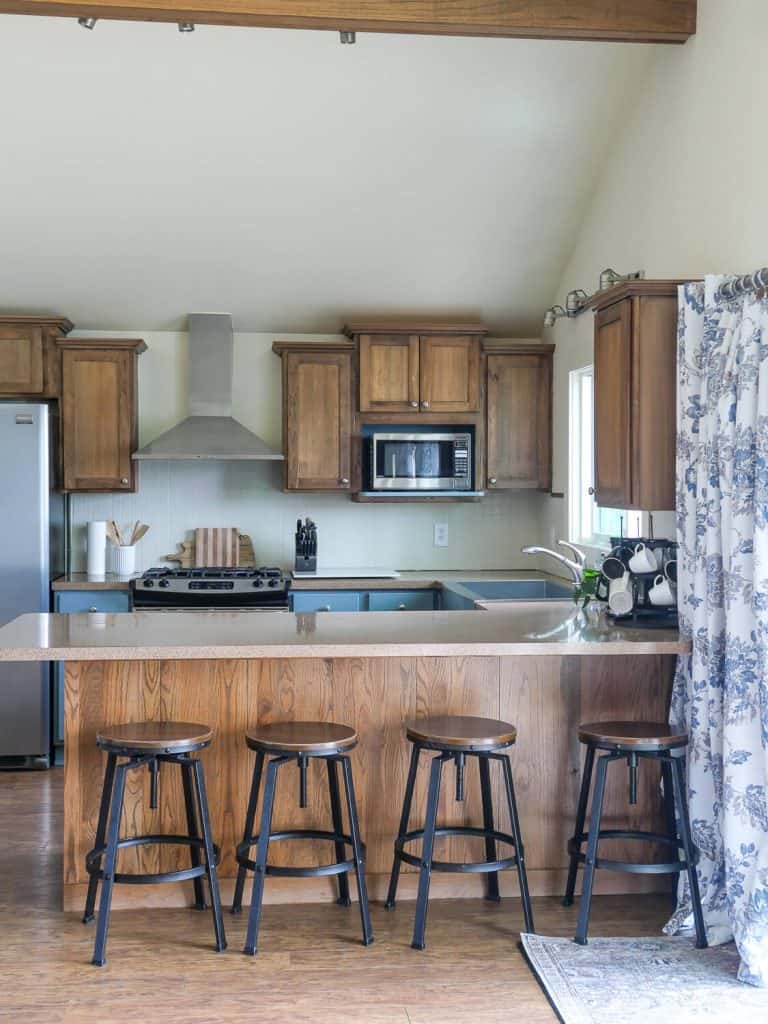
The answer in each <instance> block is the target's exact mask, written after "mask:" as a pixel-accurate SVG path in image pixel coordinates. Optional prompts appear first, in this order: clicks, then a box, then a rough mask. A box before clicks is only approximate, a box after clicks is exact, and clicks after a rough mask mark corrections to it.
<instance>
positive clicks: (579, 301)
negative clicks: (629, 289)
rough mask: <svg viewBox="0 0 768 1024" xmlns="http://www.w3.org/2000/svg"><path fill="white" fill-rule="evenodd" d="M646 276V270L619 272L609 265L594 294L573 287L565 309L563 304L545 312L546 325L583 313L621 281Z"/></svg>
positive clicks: (566, 300)
mask: <svg viewBox="0 0 768 1024" xmlns="http://www.w3.org/2000/svg"><path fill="white" fill-rule="evenodd" d="M644 277H645V271H644V270H635V271H634V272H633V273H631V274H619V273H617V271H615V270H613V269H611V267H607V268H606V269H605V270H604V271H603V272H602V274H601V275H600V285H599V287H598V289H597V291H596V292H595V293H594V295H587V293H586V292H585V291H584V289H583V288H573V289H572V290H571V291H569V292H568V294H567V295H566V297H565V309H563V307H562V306H550V307H549V309H548V310H547V311H546V313H545V314H544V326H545V327H554V326H555V323H556V321H558V320H559V319H560V318H561V317H564V316H567V317H568V319H569V320H572V319H573V318H574V317H577V316H578V315H579V313H583V312H584V310H585V309H589V308H590V307H591V306H592V305H593V300H594V299H595V298H597V296H598V295H599V294H600V293H601V292H604V291H605V290H606V289H607V288H612V287H613V285H615V284H619V282H621V281H641V280H642V279H643V278H644Z"/></svg>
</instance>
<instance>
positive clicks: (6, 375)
mask: <svg viewBox="0 0 768 1024" xmlns="http://www.w3.org/2000/svg"><path fill="white" fill-rule="evenodd" d="M71 330H72V324H71V323H70V321H69V320H67V318H66V317H36V316H4V317H0V397H2V398H57V397H58V394H59V386H60V379H61V373H60V366H61V356H60V354H59V351H58V349H57V347H56V339H57V338H60V337H61V336H62V335H65V334H67V333H68V332H69V331H71Z"/></svg>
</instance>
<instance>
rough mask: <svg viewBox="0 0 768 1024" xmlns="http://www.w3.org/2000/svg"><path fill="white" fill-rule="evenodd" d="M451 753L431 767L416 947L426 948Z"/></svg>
mask: <svg viewBox="0 0 768 1024" xmlns="http://www.w3.org/2000/svg"><path fill="white" fill-rule="evenodd" d="M450 756H451V755H450V754H440V755H438V756H437V757H433V758H432V765H431V767H430V769H429V793H428V795H427V813H426V815H425V819H424V838H423V840H422V847H421V871H420V873H419V891H418V895H417V897H416V920H415V921H414V925H413V941H412V942H411V946H413V948H414V949H424V932H425V931H426V927H427V904H428V901H429V878H430V874H431V873H432V850H433V848H434V845H435V828H436V827H437V805H438V801H439V799H440V779H441V777H442V774H443V763H444V762H445V761H447V760H448V759H449V758H450Z"/></svg>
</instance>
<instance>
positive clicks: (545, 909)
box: [0, 769, 670, 1024]
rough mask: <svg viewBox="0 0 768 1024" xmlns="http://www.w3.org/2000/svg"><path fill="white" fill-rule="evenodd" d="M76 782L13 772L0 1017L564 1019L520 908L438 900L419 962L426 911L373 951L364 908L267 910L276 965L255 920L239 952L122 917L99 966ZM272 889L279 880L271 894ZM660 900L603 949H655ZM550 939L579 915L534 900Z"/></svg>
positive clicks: (194, 921) (171, 923)
mask: <svg viewBox="0 0 768 1024" xmlns="http://www.w3.org/2000/svg"><path fill="white" fill-rule="evenodd" d="M61 807H62V772H61V770H60V769H59V770H54V771H51V772H46V773H22V772H14V773H8V772H3V773H0V934H1V935H2V941H1V942H0V1019H2V1020H9V1021H18V1022H19V1024H38V1022H39V1024H59V1022H64V1024H75V1022H80V1021H83V1022H85V1021H98V1022H99V1024H111V1022H117V1021H119V1022H121V1024H126V1022H131V1024H135V1022H144V1021H150V1020H153V1021H158V1022H163V1024H182V1022H184V1024H209V1022H218V1021H227V1022H232V1024H262V1022H265V1024H266V1022H270V1024H282V1022H291V1024H304V1022H310V1021H311V1022H313V1024H469V1022H472V1024H491V1022H502V1021H503V1022H505V1024H508V1022H509V1021H514V1020H521V1021H528V1022H537V1021H552V1020H554V1019H555V1017H554V1015H553V1013H552V1011H551V1010H550V1008H549V1005H548V1003H547V1001H546V999H545V998H544V996H543V995H542V993H541V991H540V989H539V986H538V984H537V982H536V980H535V978H534V977H533V975H532V974H531V973H530V971H529V969H528V967H527V966H526V964H525V962H524V960H523V957H522V955H521V953H520V952H519V951H518V948H517V941H518V933H519V931H520V928H521V926H522V918H521V914H520V908H519V903H518V901H517V900H504V901H503V902H502V903H501V904H500V905H492V904H487V903H485V902H484V901H483V900H482V899H477V900H443V901H435V902H434V903H432V904H431V906H430V912H429V925H428V930H427V949H426V950H425V951H424V952H421V953H418V952H416V951H414V950H412V949H411V948H410V945H409V943H410V934H411V927H412V924H413V909H414V905H413V903H411V902H404V903H401V904H400V905H399V907H398V908H397V909H396V910H395V912H394V913H387V912H385V911H384V909H383V907H381V906H380V905H375V906H374V907H373V908H372V911H373V926H374V930H375V934H376V941H375V943H374V944H373V945H372V946H370V947H369V948H367V949H365V948H363V947H362V946H361V945H360V944H359V917H358V914H357V908H356V907H355V906H353V907H351V908H348V909H344V908H341V907H337V906H335V905H334V904H332V903H331V904H329V905H327V906H324V905H319V904H312V905H306V906H300V905H296V906H270V907H265V909H264V917H263V924H262V931H261V936H260V950H261V951H260V953H259V955H258V956H257V957H256V958H255V959H251V958H249V957H245V956H243V955H242V953H241V952H240V949H241V946H242V942H243V936H244V929H245V918H244V917H243V918H242V919H238V918H232V917H231V915H230V914H229V913H227V914H226V920H225V924H226V927H227V938H228V941H229V950H228V951H227V952H226V953H222V954H216V953H215V952H213V950H212V947H211V941H212V929H211V920H210V915H209V914H201V913H199V912H195V911H193V910H168V909H160V910H151V911H149V910H142V911H133V910H124V911H116V912H114V913H113V915H112V922H111V929H110V937H109V947H108V951H107V952H108V957H109V963H108V964H107V966H106V967H103V968H96V967H92V966H91V965H90V963H89V961H90V956H91V950H92V942H93V934H94V933H93V926H91V927H85V926H83V925H82V924H81V923H80V920H79V918H78V916H77V915H76V914H66V915H64V914H62V913H61V911H60V910H59V906H60V901H61V884H60V878H61V854H62V851H61V842H62V840H61V837H62V810H61ZM267 884H269V880H267ZM669 906H670V904H669V900H666V899H663V898H661V897H658V896H636V897H625V896H603V897H597V898H596V899H595V902H594V913H593V924H592V933H593V934H594V935H612V934H615V935H653V934H656V933H658V930H659V928H660V927H661V925H662V924H663V922H664V920H665V919H666V916H667V914H668V911H669ZM534 912H535V915H536V925H537V930H538V931H541V932H544V933H546V934H552V935H569V934H572V932H573V927H574V924H575V915H576V908H575V907H574V908H571V909H564V908H563V907H561V906H560V905H559V903H558V901H557V900H555V899H550V898H541V899H537V900H534Z"/></svg>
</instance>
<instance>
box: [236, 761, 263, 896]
mask: <svg viewBox="0 0 768 1024" xmlns="http://www.w3.org/2000/svg"><path fill="white" fill-rule="evenodd" d="M263 768H264V754H263V752H262V751H261V750H260V751H258V753H257V754H256V764H255V765H254V766H253V779H252V781H251V792H250V794H249V796H248V810H247V811H246V814H245V830H244V831H243V842H244V843H247V842H248V840H249V839H250V838H251V836H252V835H253V823H254V821H255V820H256V808H257V807H258V805H259V790H260V789H261V774H262V770H263ZM246 870H247V869H246V868H245V867H244V866H243V865H242V864H240V865H239V866H238V869H237V881H236V882H235V895H234V897H233V898H232V913H233V914H239V913H240V911H241V910H242V907H243V888H244V886H245V873H246Z"/></svg>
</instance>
